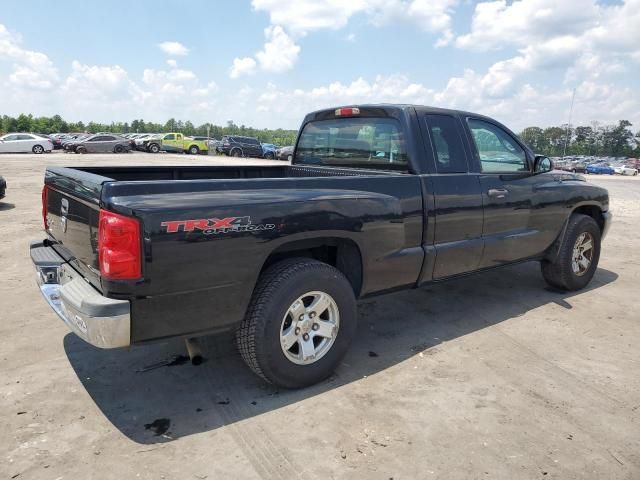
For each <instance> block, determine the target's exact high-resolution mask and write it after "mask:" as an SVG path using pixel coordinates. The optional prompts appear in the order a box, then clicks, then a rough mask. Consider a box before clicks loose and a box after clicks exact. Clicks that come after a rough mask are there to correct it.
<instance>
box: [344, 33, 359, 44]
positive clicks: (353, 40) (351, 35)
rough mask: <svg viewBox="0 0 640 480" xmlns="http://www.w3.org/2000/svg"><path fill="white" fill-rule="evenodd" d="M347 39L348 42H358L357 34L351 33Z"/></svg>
mask: <svg viewBox="0 0 640 480" xmlns="http://www.w3.org/2000/svg"><path fill="white" fill-rule="evenodd" d="M345 39H346V40H347V41H348V42H355V41H356V34H355V33H350V34H349V35H347V36H346V37H345Z"/></svg>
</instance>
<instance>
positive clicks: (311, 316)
mask: <svg viewBox="0 0 640 480" xmlns="http://www.w3.org/2000/svg"><path fill="white" fill-rule="evenodd" d="M356 322H357V313H356V299H355V295H354V293H353V289H352V288H351V284H350V283H349V281H348V280H347V279H346V277H345V276H344V275H343V274H342V273H341V272H340V271H339V270H337V269H336V268H334V267H332V266H331V265H327V264H326V263H322V262H319V261H316V260H309V259H304V258H294V259H289V260H284V261H281V262H278V263H276V264H274V265H272V266H271V267H269V268H268V269H267V270H266V271H265V272H264V273H263V274H262V275H261V276H260V279H259V280H258V284H257V285H256V288H255V290H254V292H253V297H252V299H251V303H250V305H249V308H248V309H247V315H246V317H245V319H244V321H243V322H242V324H241V326H240V328H239V329H238V332H237V336H236V341H237V345H238V350H240V354H241V355H242V358H243V359H244V361H245V362H246V363H247V365H248V366H249V367H250V368H251V369H252V370H253V371H254V373H256V374H257V375H259V376H260V377H262V378H263V379H264V380H266V381H267V382H270V383H273V384H275V385H278V386H280V387H285V388H301V387H305V386H308V385H312V384H314V383H317V382H319V381H321V380H323V379H325V378H326V377H328V376H329V375H331V373H332V372H333V371H334V370H335V368H336V367H337V366H338V364H339V362H340V360H341V359H342V357H343V356H344V354H345V352H346V351H347V348H348V346H349V343H350V342H351V340H352V338H353V337H354V335H355V332H356Z"/></svg>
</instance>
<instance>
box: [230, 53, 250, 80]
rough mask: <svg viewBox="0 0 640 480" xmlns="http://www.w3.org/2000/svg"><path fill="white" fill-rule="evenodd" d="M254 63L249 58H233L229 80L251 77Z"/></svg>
mask: <svg viewBox="0 0 640 480" xmlns="http://www.w3.org/2000/svg"><path fill="white" fill-rule="evenodd" d="M256 65H257V63H256V61H255V60H254V59H253V58H251V57H244V58H234V59H233V65H232V66H231V68H230V69H229V76H230V77H231V78H238V77H240V76H241V75H253V74H254V73H255V72H256Z"/></svg>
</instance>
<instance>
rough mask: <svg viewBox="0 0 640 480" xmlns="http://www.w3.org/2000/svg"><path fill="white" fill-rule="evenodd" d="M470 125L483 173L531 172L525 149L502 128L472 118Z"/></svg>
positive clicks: (469, 121)
mask: <svg viewBox="0 0 640 480" xmlns="http://www.w3.org/2000/svg"><path fill="white" fill-rule="evenodd" d="M468 124H469V128H470V129H471V134H472V136H473V141H474V142H475V145H476V148H477V150H478V155H479V156H480V164H481V165H482V171H483V172H486V173H494V172H495V173H515V172H524V171H528V170H529V166H528V164H527V156H526V154H525V152H524V149H523V148H522V147H521V146H520V145H518V143H517V142H516V141H515V140H514V139H513V137H511V135H509V134H508V133H507V132H505V131H504V130H503V129H502V128H500V127H498V126H497V125H494V124H492V123H489V122H485V121H483V120H476V119H474V118H470V119H469V120H468Z"/></svg>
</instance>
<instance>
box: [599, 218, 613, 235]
mask: <svg viewBox="0 0 640 480" xmlns="http://www.w3.org/2000/svg"><path fill="white" fill-rule="evenodd" d="M602 216H603V218H604V227H603V228H602V235H601V236H600V240H604V237H606V236H607V233H609V229H610V228H611V221H612V220H613V214H612V213H611V212H602Z"/></svg>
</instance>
